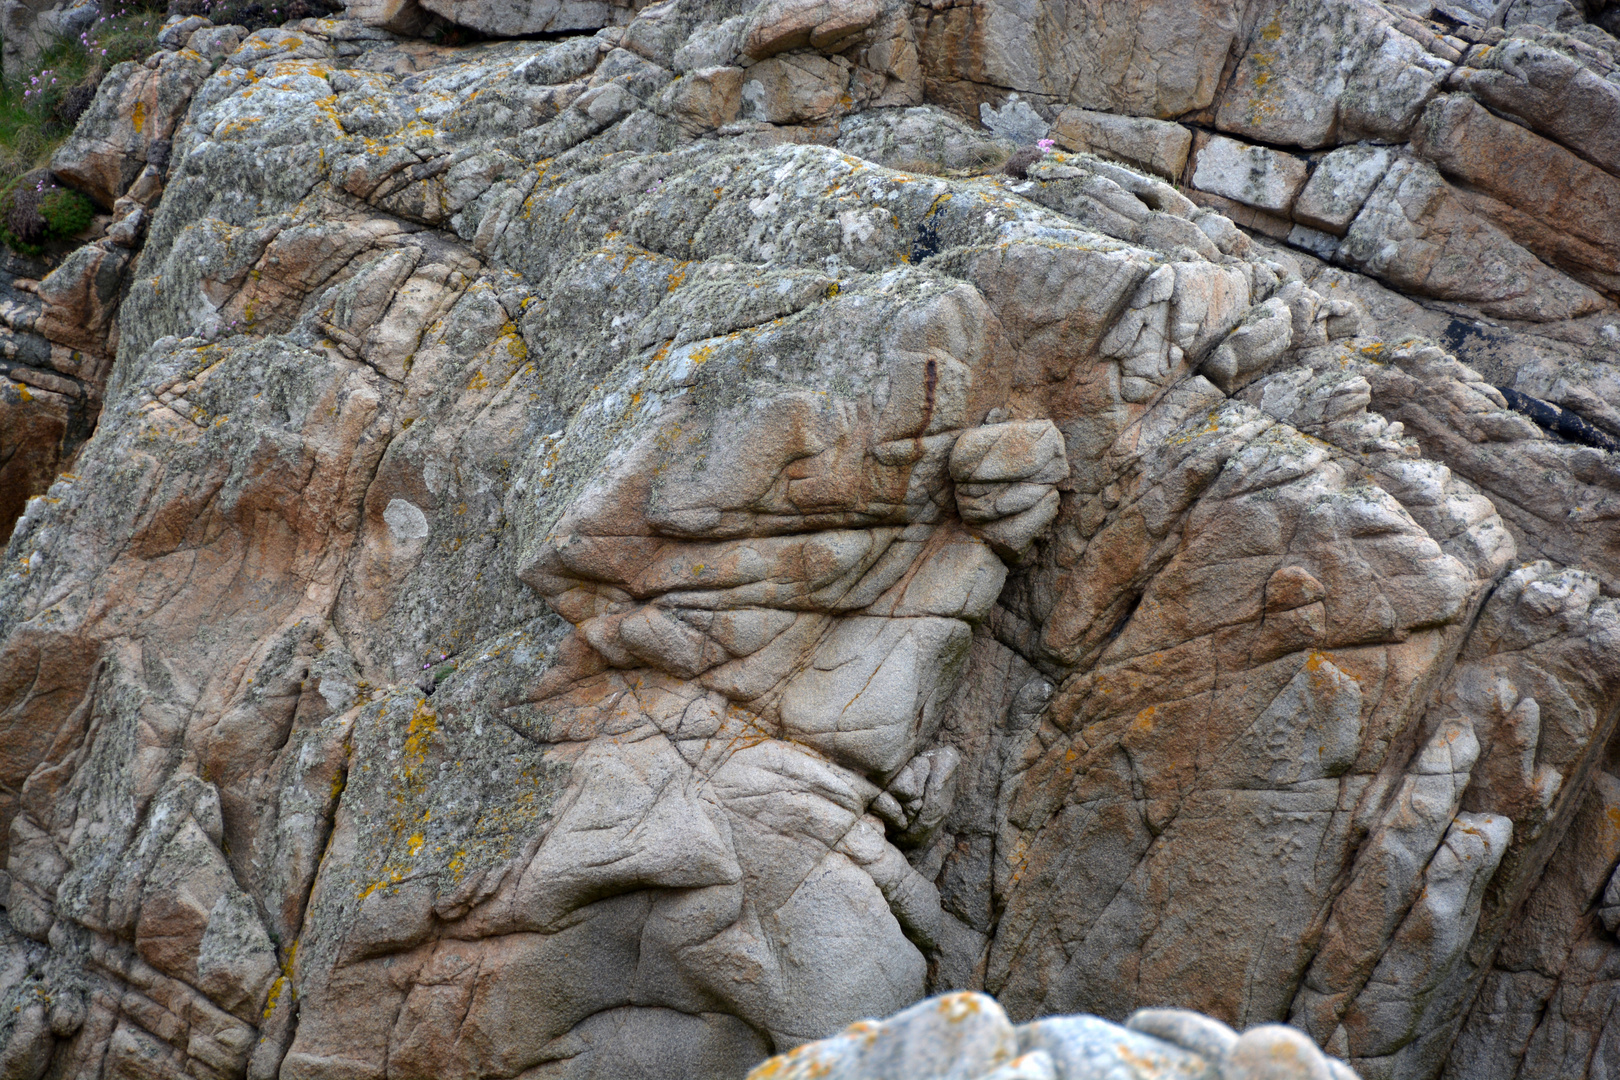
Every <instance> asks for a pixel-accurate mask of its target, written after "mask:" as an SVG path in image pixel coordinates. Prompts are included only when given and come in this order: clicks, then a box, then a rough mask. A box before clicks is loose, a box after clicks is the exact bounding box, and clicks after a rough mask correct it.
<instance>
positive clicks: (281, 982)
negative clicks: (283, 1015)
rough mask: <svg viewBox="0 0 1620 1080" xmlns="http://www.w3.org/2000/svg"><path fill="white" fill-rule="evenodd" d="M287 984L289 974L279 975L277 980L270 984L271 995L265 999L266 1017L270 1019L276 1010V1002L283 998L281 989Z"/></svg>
mask: <svg viewBox="0 0 1620 1080" xmlns="http://www.w3.org/2000/svg"><path fill="white" fill-rule="evenodd" d="M286 985H287V976H285V975H277V976H276V981H275V982H273V983H271V984H270V996H269V997H267V998H265V1001H264V1018H265V1019H266V1020H268V1019H270V1014H271V1013H273V1012H275V1011H276V1002H278V1001H280V1000H281V991H282V990H283V989H284V988H285V987H286Z"/></svg>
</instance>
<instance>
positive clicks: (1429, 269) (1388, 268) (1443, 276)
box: [1338, 158, 1603, 321]
mask: <svg viewBox="0 0 1620 1080" xmlns="http://www.w3.org/2000/svg"><path fill="white" fill-rule="evenodd" d="M1338 257H1339V258H1340V259H1341V260H1343V261H1345V262H1346V263H1348V264H1349V265H1351V266H1354V267H1356V268H1358V269H1361V270H1364V271H1366V272H1367V273H1370V274H1372V275H1373V276H1375V277H1377V278H1379V279H1380V280H1382V281H1385V282H1388V283H1390V284H1392V285H1394V286H1395V287H1396V288H1400V289H1407V290H1410V291H1412V292H1415V293H1417V294H1418V295H1423V296H1434V297H1439V298H1441V299H1446V300H1463V301H1468V302H1472V303H1475V304H1478V305H1479V307H1480V310H1481V311H1484V312H1486V313H1488V314H1499V315H1504V316H1508V317H1512V318H1519V319H1531V320H1536V321H1550V320H1555V319H1567V318H1570V317H1572V316H1575V315H1581V314H1585V313H1586V312H1590V311H1595V310H1597V309H1599V308H1601V307H1602V306H1603V300H1602V298H1601V297H1600V296H1599V295H1598V294H1597V293H1595V292H1593V291H1592V290H1591V289H1588V288H1587V287H1586V286H1584V285H1581V284H1579V283H1577V282H1575V281H1572V280H1570V279H1569V278H1567V277H1565V276H1564V275H1562V274H1560V273H1558V272H1557V271H1555V270H1553V269H1552V268H1551V267H1549V266H1547V265H1546V264H1545V263H1543V262H1541V261H1540V260H1539V259H1537V258H1536V257H1535V256H1534V255H1532V254H1531V253H1530V252H1528V251H1526V250H1525V249H1524V248H1522V247H1520V246H1519V245H1518V244H1515V243H1514V242H1513V240H1512V239H1511V238H1510V237H1508V236H1507V235H1506V234H1505V233H1504V232H1502V231H1501V230H1500V229H1498V228H1497V227H1496V226H1494V225H1492V224H1491V223H1490V222H1489V221H1487V220H1485V219H1484V218H1482V217H1480V216H1479V215H1477V214H1475V213H1474V212H1472V211H1471V210H1470V209H1468V207H1467V205H1466V204H1465V203H1464V202H1463V201H1462V200H1461V199H1460V198H1459V197H1458V195H1457V194H1456V193H1455V192H1454V191H1453V190H1452V188H1451V187H1450V185H1448V184H1447V183H1446V182H1445V181H1444V180H1443V179H1441V177H1440V175H1439V173H1437V172H1436V171H1435V170H1434V169H1433V167H1432V166H1429V165H1427V164H1425V163H1423V162H1421V161H1417V160H1414V159H1411V158H1399V159H1397V160H1395V161H1394V162H1392V163H1391V164H1390V166H1389V170H1388V171H1387V172H1386V173H1385V174H1384V177H1383V179H1382V180H1380V181H1379V183H1378V186H1377V187H1376V188H1375V189H1374V190H1373V193H1372V194H1371V195H1369V196H1368V197H1367V201H1366V203H1365V204H1363V206H1362V208H1361V212H1360V213H1359V214H1357V215H1356V218H1355V220H1354V221H1353V222H1352V223H1351V225H1350V230H1349V233H1348V234H1347V235H1346V236H1345V240H1344V243H1343V244H1342V245H1340V247H1339V252H1338Z"/></svg>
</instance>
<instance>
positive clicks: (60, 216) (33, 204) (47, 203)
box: [0, 169, 96, 255]
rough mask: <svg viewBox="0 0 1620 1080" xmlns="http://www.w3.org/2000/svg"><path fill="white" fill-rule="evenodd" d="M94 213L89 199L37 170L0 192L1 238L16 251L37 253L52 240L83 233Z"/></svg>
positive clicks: (25, 253)
mask: <svg viewBox="0 0 1620 1080" xmlns="http://www.w3.org/2000/svg"><path fill="white" fill-rule="evenodd" d="M95 214H96V208H95V206H94V205H92V204H91V202H90V200H89V199H87V198H85V197H84V196H83V195H81V194H80V193H79V192H77V191H73V190H71V189H69V188H65V187H61V186H59V185H58V184H57V183H56V181H55V180H53V179H51V177H50V174H49V173H47V172H45V170H43V169H39V170H35V171H34V172H31V173H28V174H27V175H25V176H23V177H21V178H20V179H18V180H16V181H13V182H12V183H11V184H10V185H9V186H8V187H6V188H5V190H4V192H3V193H0V241H3V242H4V243H5V245H6V246H7V247H9V248H11V249H12V250H13V251H17V252H21V253H22V254H24V255H38V254H39V253H40V252H41V251H43V250H44V246H45V244H47V243H49V242H50V241H52V240H56V239H60V238H63V237H68V236H72V235H74V234H75V233H79V232H83V231H84V229H85V228H86V227H87V226H88V225H89V224H90V222H91V220H92V219H93V218H94V217H95Z"/></svg>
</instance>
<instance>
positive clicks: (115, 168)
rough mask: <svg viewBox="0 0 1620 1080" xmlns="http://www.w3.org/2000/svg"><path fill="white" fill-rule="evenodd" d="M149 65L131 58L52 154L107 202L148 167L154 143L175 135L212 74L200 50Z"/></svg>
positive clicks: (54, 165)
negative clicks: (193, 101)
mask: <svg viewBox="0 0 1620 1080" xmlns="http://www.w3.org/2000/svg"><path fill="white" fill-rule="evenodd" d="M157 55H158V63H157V64H156V65H155V66H152V67H147V66H145V65H142V64H137V63H134V62H133V61H126V62H125V63H122V64H119V65H118V66H117V67H115V68H113V70H112V71H110V72H108V73H107V77H106V78H105V79H103V80H102V82H101V85H100V87H98V88H97V90H96V97H95V100H94V101H92V102H91V103H90V107H89V108H88V109H87V110H86V111H85V114H84V116H83V117H82V118H81V119H80V121H79V124H78V126H77V127H75V128H74V129H73V134H72V135H71V136H69V138H68V140H67V142H65V143H63V144H62V147H61V149H59V150H57V152H56V154H55V155H54V156H53V157H52V158H51V171H52V172H53V173H55V174H56V175H57V177H58V178H59V179H61V180H63V181H64V182H66V183H68V184H70V185H72V186H73V187H76V188H78V189H79V190H80V191H83V192H84V193H85V194H86V195H89V196H90V197H91V198H92V199H94V200H95V201H96V202H97V203H99V204H100V205H102V206H104V207H110V206H112V204H113V201H114V200H115V199H117V198H118V197H119V196H120V195H122V194H123V193H124V192H125V190H126V189H127V188H128V187H129V185H130V183H131V182H132V181H133V180H134V179H135V178H136V177H137V176H138V175H140V172H141V170H142V169H144V168H145V167H146V163H147V159H148V155H149V154H150V152H151V151H152V149H153V148H154V147H157V146H159V145H160V144H163V143H164V142H166V140H168V139H170V138H171V137H172V136H173V135H174V132H175V128H176V126H177V125H178V124H179V122H180V118H181V117H182V116H183V115H184V114H185V111H186V107H187V105H188V104H190V102H191V95H192V94H193V93H194V92H195V91H196V90H197V88H198V87H199V86H201V85H202V82H203V80H204V79H205V78H207V77H208V73H209V65H208V63H207V61H205V60H203V59H202V58H201V57H199V56H197V55H196V54H195V53H184V52H181V53H170V52H165V53H159V54H157Z"/></svg>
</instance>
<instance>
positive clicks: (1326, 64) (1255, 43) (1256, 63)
mask: <svg viewBox="0 0 1620 1080" xmlns="http://www.w3.org/2000/svg"><path fill="white" fill-rule="evenodd" d="M1395 22H1396V16H1395V15H1394V14H1392V13H1391V12H1390V11H1388V10H1387V9H1386V8H1385V6H1384V5H1383V4H1379V3H1375V2H1370V0H1327V2H1325V3H1323V2H1317V0H1267V2H1266V3H1264V4H1262V5H1260V6H1259V10H1258V11H1257V12H1256V14H1255V16H1254V21H1253V24H1252V25H1253V26H1254V30H1253V31H1252V33H1251V35H1250V37H1249V40H1248V42H1247V45H1246V48H1245V49H1244V53H1243V58H1242V60H1240V61H1239V62H1238V65H1237V70H1236V71H1235V72H1234V73H1233V75H1232V79H1231V81H1230V82H1229V83H1227V85H1226V86H1225V87H1224V88H1223V89H1222V91H1221V100H1220V102H1219V103H1218V104H1217V107H1216V115H1215V126H1216V127H1217V128H1219V129H1220V130H1222V131H1227V132H1231V133H1233V134H1236V135H1243V136H1247V137H1249V138H1253V139H1261V140H1264V141H1266V142H1269V143H1272V144H1275V145H1283V146H1301V147H1305V148H1307V149H1311V148H1315V147H1319V146H1331V145H1333V144H1335V143H1339V142H1351V141H1354V140H1357V139H1378V140H1388V141H1396V142H1398V141H1401V140H1404V139H1405V138H1406V137H1407V135H1408V133H1410V132H1411V130H1412V126H1413V125H1414V124H1415V123H1416V122H1417V118H1418V114H1419V113H1421V112H1422V111H1423V107H1424V105H1426V104H1427V103H1428V101H1429V99H1430V98H1431V97H1433V96H1434V94H1435V92H1436V90H1437V89H1438V86H1439V84H1440V82H1441V81H1442V80H1443V79H1444V78H1445V76H1446V74H1447V73H1448V72H1449V71H1450V70H1451V65H1450V64H1448V63H1446V62H1445V61H1444V60H1441V59H1439V58H1437V57H1434V56H1431V55H1429V53H1428V51H1427V50H1426V49H1425V48H1424V47H1423V46H1422V45H1421V44H1419V43H1418V42H1417V41H1414V40H1413V39H1412V38H1410V37H1408V36H1406V35H1405V34H1403V33H1401V32H1400V31H1399V30H1397V29H1396V27H1395V25H1394V24H1395Z"/></svg>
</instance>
